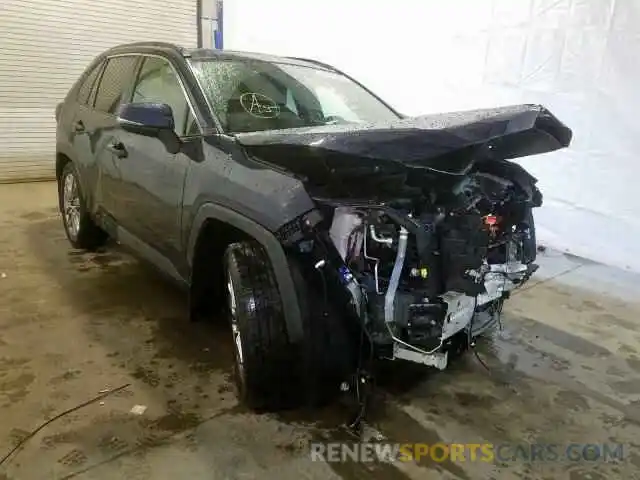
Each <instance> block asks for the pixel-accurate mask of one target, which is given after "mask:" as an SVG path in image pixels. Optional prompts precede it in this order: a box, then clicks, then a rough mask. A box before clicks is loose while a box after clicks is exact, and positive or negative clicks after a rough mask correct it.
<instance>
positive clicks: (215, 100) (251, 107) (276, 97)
mask: <svg viewBox="0 0 640 480" xmlns="http://www.w3.org/2000/svg"><path fill="white" fill-rule="evenodd" d="M192 65H193V69H194V71H195V73H196V76H197V77H198V79H199V81H200V84H201V85H202V88H203V89H204V92H205V95H206V96H207V98H208V100H209V102H210V104H211V107H212V108H213V110H214V113H215V114H216V116H217V117H218V118H219V120H220V122H221V123H222V127H223V128H224V130H225V131H227V132H256V131H262V130H279V129H284V128H300V127H312V126H318V125H331V124H338V123H370V122H381V121H389V120H397V119H398V116H397V115H396V114H395V113H394V112H393V111H392V110H391V109H389V107H387V106H386V105H384V104H383V103H382V102H381V101H380V100H378V99H377V98H376V97H375V96H373V95H372V94H370V93H369V92H367V91H366V90H365V89H364V88H362V87H361V86H359V85H358V84H357V83H355V82H353V81H352V80H350V79H349V78H347V77H345V76H344V75H341V74H339V73H335V72H332V71H330V70H326V69H323V68H321V67H317V68H316V67H307V66H302V65H292V64H287V63H272V62H265V61H259V60H213V59H212V60H199V61H193V62H192Z"/></svg>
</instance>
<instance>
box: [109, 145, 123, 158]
mask: <svg viewBox="0 0 640 480" xmlns="http://www.w3.org/2000/svg"><path fill="white" fill-rule="evenodd" d="M107 148H108V149H109V150H111V153H113V154H114V155H115V156H116V157H118V158H125V157H126V156H127V149H126V148H125V146H124V143H122V142H118V141H115V142H112V143H110V144H109V145H107Z"/></svg>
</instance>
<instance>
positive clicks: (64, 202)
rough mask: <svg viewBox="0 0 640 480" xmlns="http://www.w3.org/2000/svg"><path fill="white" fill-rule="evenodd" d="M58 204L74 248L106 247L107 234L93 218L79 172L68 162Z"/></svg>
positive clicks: (63, 172) (61, 181)
mask: <svg viewBox="0 0 640 480" xmlns="http://www.w3.org/2000/svg"><path fill="white" fill-rule="evenodd" d="M58 203H59V208H60V214H61V215H62V223H63V225H64V231H65V233H66V234H67V238H68V239H69V242H70V243H71V245H72V246H73V247H74V248H79V249H84V250H95V249H97V248H98V247H100V246H102V245H104V243H105V242H106V240H107V234H106V233H105V232H104V231H103V230H102V229H101V228H99V227H98V226H97V225H96V224H95V223H94V221H93V219H92V218H91V215H90V214H89V211H88V210H87V207H86V202H85V197H84V194H83V192H82V188H81V186H80V181H79V177H78V172H77V171H76V169H75V166H74V165H73V163H72V162H68V163H67V164H66V165H65V166H64V168H63V170H62V174H61V175H60V178H59V181H58Z"/></svg>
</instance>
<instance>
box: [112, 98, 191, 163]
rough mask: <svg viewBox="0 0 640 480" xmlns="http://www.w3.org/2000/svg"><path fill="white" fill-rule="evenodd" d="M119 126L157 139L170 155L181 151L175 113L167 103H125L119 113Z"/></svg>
mask: <svg viewBox="0 0 640 480" xmlns="http://www.w3.org/2000/svg"><path fill="white" fill-rule="evenodd" d="M118 124H119V125H120V127H122V129H123V130H126V131H127V132H131V133H137V134H139V135H145V136H147V137H157V138H158V139H159V140H160V141H161V142H162V143H163V144H164V146H165V147H166V149H167V151H168V152H169V153H173V154H175V153H178V152H179V151H180V138H178V136H177V135H176V134H175V132H174V127H175V123H174V120H173V111H172V110H171V107H170V106H169V105H167V104H165V103H125V104H124V105H122V106H121V107H120V109H119V111H118Z"/></svg>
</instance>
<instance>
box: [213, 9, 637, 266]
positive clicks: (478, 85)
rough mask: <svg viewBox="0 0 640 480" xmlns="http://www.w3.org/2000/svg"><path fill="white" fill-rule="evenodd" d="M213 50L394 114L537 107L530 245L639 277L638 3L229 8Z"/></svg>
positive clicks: (530, 161)
mask: <svg viewBox="0 0 640 480" xmlns="http://www.w3.org/2000/svg"><path fill="white" fill-rule="evenodd" d="M224 13H225V18H224V22H225V32H224V34H225V48H228V49H237V50H252V51H259V52H268V53H275V54H282V55H299V56H308V57H315V58H317V59H320V60H324V61H327V62H329V63H332V64H334V65H336V66H337V67H339V68H341V69H343V70H345V71H347V72H348V73H350V74H352V75H354V76H356V77H357V78H359V79H360V80H361V81H363V82H364V83H365V84H367V85H368V86H369V87H370V88H372V89H373V90H374V91H376V92H377V93H378V94H380V95H381V96H383V97H384V98H385V99H387V100H388V101H389V102H390V103H392V104H393V105H394V106H395V107H396V108H397V109H399V110H400V111H402V112H404V113H407V114H415V115H417V114H422V113H430V112H436V111H443V110H445V111H446V110H457V109H467V108H476V107H489V106H495V105H504V104H512V103H542V104H544V105H545V106H547V107H549V108H550V109H551V110H552V111H553V112H554V113H555V114H556V115H557V116H559V117H560V119H561V120H563V121H564V122H565V123H567V124H568V125H569V126H570V127H571V128H572V129H573V130H574V142H573V145H572V147H571V148H570V149H568V150H564V151H561V152H555V153H552V154H547V155H543V156H537V157H531V158H528V159H524V160H523V161H522V164H523V165H524V166H525V167H526V168H528V169H529V170H530V171H531V173H533V174H534V175H535V176H537V177H538V178H539V180H540V186H541V189H542V190H543V193H544V195H545V205H544V206H543V207H542V208H540V209H538V210H537V211H536V219H537V222H538V236H539V239H540V241H541V242H542V243H546V244H548V245H550V246H554V247H557V248H560V249H563V250H568V251H569V252H571V253H574V254H577V255H581V256H585V257H588V258H593V259H595V260H598V261H603V262H605V263H611V264H614V265H618V266H621V267H623V268H631V269H633V270H637V271H640V240H639V239H640V200H639V198H640V195H639V194H640V188H637V187H636V182H637V179H638V178H640V159H638V155H639V152H640V124H639V122H638V120H637V119H638V116H639V111H640V1H638V0H448V1H447V2H443V1H441V0H422V1H419V0H394V1H393V2H382V1H371V0H369V1H367V0H316V1H311V0H307V1H299V0H269V1H264V0H231V1H228V2H226V3H225V12H224Z"/></svg>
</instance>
